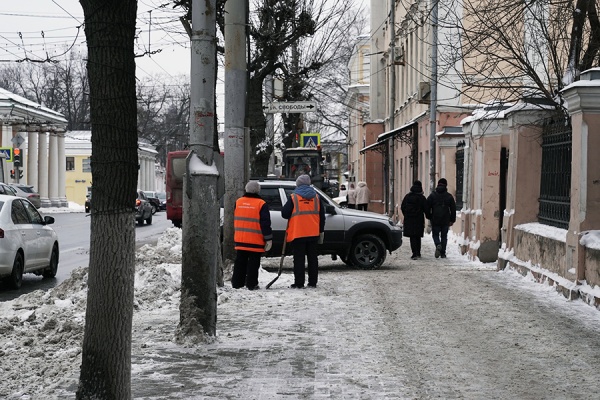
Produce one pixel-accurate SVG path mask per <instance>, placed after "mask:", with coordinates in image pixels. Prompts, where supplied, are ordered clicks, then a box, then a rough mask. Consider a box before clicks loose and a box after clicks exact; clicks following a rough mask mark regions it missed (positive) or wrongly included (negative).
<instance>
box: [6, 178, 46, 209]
mask: <svg viewBox="0 0 600 400" xmlns="http://www.w3.org/2000/svg"><path fill="white" fill-rule="evenodd" d="M10 187H12V188H13V189H15V192H16V194H17V196H19V197H24V198H26V199H27V200H29V201H30V202H31V204H33V205H34V206H35V208H40V207H41V206H42V200H41V199H40V194H39V193H38V192H36V191H35V189H34V188H33V186H31V185H23V184H20V183H11V184H10Z"/></svg>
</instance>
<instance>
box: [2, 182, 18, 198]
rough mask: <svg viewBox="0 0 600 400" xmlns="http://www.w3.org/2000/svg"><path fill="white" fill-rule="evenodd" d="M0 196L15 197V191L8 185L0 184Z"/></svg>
mask: <svg viewBox="0 0 600 400" xmlns="http://www.w3.org/2000/svg"><path fill="white" fill-rule="evenodd" d="M0 194H6V195H9V196H16V195H17V191H16V190H15V189H13V188H12V187H11V186H10V185H7V184H6V183H2V182H0Z"/></svg>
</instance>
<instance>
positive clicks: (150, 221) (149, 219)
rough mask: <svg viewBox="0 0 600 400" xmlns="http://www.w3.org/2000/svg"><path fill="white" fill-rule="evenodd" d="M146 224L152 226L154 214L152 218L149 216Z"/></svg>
mask: <svg viewBox="0 0 600 400" xmlns="http://www.w3.org/2000/svg"><path fill="white" fill-rule="evenodd" d="M146 223H147V224H148V225H151V224H152V214H150V216H149V217H148V218H146Z"/></svg>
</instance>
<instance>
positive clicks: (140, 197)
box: [138, 192, 148, 200]
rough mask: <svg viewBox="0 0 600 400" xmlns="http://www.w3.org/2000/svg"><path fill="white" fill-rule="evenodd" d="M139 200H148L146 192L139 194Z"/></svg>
mask: <svg viewBox="0 0 600 400" xmlns="http://www.w3.org/2000/svg"><path fill="white" fill-rule="evenodd" d="M138 199H140V200H148V199H147V198H146V195H145V194H144V192H138Z"/></svg>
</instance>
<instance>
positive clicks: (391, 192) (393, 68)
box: [387, 1, 396, 216]
mask: <svg viewBox="0 0 600 400" xmlns="http://www.w3.org/2000/svg"><path fill="white" fill-rule="evenodd" d="M395 6H396V2H395V1H392V2H390V27H391V33H390V36H391V37H390V62H391V65H390V131H392V130H393V129H394V123H395V121H394V120H395V118H394V117H395V112H396V64H395V57H396V9H395ZM389 147H390V151H389V155H388V156H389V157H388V158H389V160H388V163H389V165H388V167H389V169H390V188H389V204H388V210H387V212H388V215H389V216H394V214H395V210H396V205H395V198H394V192H395V191H396V187H395V178H396V177H395V174H394V172H395V171H394V157H395V155H396V154H395V151H394V148H395V145H394V137H393V135H392V137H391V138H390V146H389Z"/></svg>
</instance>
